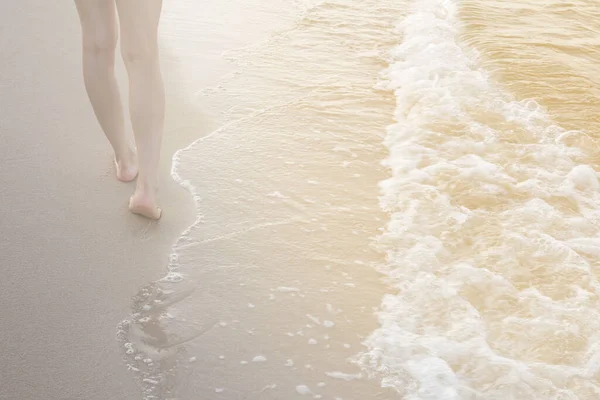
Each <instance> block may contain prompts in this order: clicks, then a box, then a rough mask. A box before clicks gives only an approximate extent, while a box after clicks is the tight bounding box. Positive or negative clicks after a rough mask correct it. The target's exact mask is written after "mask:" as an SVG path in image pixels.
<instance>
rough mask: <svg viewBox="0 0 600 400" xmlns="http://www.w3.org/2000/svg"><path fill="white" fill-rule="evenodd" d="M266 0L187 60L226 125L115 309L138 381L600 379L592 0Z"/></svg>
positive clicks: (202, 153)
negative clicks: (165, 246)
mask: <svg viewBox="0 0 600 400" xmlns="http://www.w3.org/2000/svg"><path fill="white" fill-rule="evenodd" d="M267 3H268V2H267ZM267 3H265V5H264V10H262V11H260V10H259V11H256V10H255V11H256V14H252V17H248V16H247V15H246V14H235V13H233V14H232V15H238V16H239V15H245V16H246V17H247V18H246V19H244V18H241V20H243V21H246V22H245V23H248V24H249V26H250V25H252V24H255V23H256V21H261V18H272V19H273V20H276V21H279V22H278V23H276V24H273V25H271V26H272V27H274V28H273V29H272V30H271V31H269V32H266V33H264V34H263V35H262V37H261V38H260V39H257V40H255V41H249V42H246V43H245V44H240V45H236V46H232V47H231V48H230V50H229V51H227V52H226V53H225V54H224V55H223V58H222V59H223V60H225V61H226V62H227V63H228V65H230V66H231V69H230V72H228V73H227V74H226V75H225V76H224V77H223V78H222V79H221V80H220V82H219V84H218V85H216V86H211V87H206V86H202V85H200V84H197V85H194V84H193V82H194V71H195V70H194V68H193V67H194V62H193V57H192V56H193V54H192V56H190V59H189V63H188V64H187V68H186V72H185V74H184V75H185V76H186V79H187V80H188V82H192V83H190V85H189V86H190V98H191V99H192V101H193V102H194V104H196V106H197V107H198V108H199V110H200V109H202V110H203V112H211V113H213V114H214V115H218V120H219V121H220V127H219V128H218V129H216V130H215V131H214V132H212V133H210V134H208V135H206V136H203V137H201V138H199V139H198V140H197V141H195V142H194V143H192V144H191V145H190V146H188V147H187V148H185V149H182V150H180V151H179V152H178V153H177V154H176V155H175V157H174V164H173V171H172V172H173V177H174V179H175V180H177V181H178V182H180V183H181V184H182V185H183V186H184V187H186V188H187V189H188V190H190V193H191V195H193V196H194V199H195V201H196V206H197V211H198V218H197V220H196V222H195V223H194V224H193V225H192V226H191V227H190V228H189V229H188V230H187V231H186V232H184V233H183V234H182V236H181V237H180V238H179V239H178V241H177V243H176V244H175V246H174V248H173V253H172V255H171V262H170V264H169V265H168V267H167V275H166V277H165V278H163V279H162V280H159V281H157V282H154V283H151V284H149V285H147V286H145V287H144V288H142V289H141V290H140V292H139V293H138V294H137V295H136V296H135V298H134V304H133V309H132V314H131V316H130V317H129V318H128V319H127V320H126V321H124V322H123V323H122V324H121V325H120V326H119V343H120V345H121V346H122V347H123V350H124V358H125V361H126V363H127V366H128V367H129V369H131V370H132V371H133V375H134V377H135V378H136V379H137V380H138V382H139V383H140V385H141V388H142V391H143V398H144V399H294V398H322V399H345V400H348V399H407V400H409V399H410V400H417V399H419V400H446V399H448V400H454V399H469V400H470V399H485V400H487V399H494V400H495V399H499V400H500V399H516V400H523V399H535V400H538V399H539V400H541V399H544V400H546V399H548V400H550V399H556V400H558V399H561V400H562V399H584V400H587V399H589V400H592V399H596V398H599V397H600V335H599V333H598V332H600V318H599V316H598V305H599V304H598V303H599V298H598V294H599V289H600V286H599V282H598V279H597V274H598V271H599V270H598V268H599V266H600V265H599V264H600V262H599V261H598V260H599V256H600V231H599V226H600V225H599V224H600V207H599V206H600V195H599V189H600V183H599V182H598V174H597V172H596V171H597V169H598V164H599V161H600V158H599V157H598V155H599V153H598V146H597V138H596V128H597V126H598V117H597V116H596V114H595V111H596V110H598V107H596V106H597V102H598V100H597V96H596V94H597V91H598V90H597V88H598V87H599V86H598V83H599V82H598V79H600V78H598V76H599V75H597V74H595V73H594V72H596V69H597V68H598V67H597V65H600V64H599V63H598V61H600V60H599V59H600V56H599V54H600V53H598V48H599V47H598V45H599V44H600V39H598V37H599V36H598V35H597V33H598V32H600V23H599V22H597V21H599V19H598V18H597V17H598V16H599V15H598V14H599V13H600V11H598V9H597V7H596V5H595V3H593V2H592V1H575V2H569V3H565V2H558V1H552V0H546V1H541V0H525V1H520V2H513V1H510V2H507V1H498V0H483V1H471V0H462V1H461V0H410V1H405V0H362V1H357V0H322V1H316V0H315V1H312V2H308V1H307V2H303V1H300V0H299V1H296V2H293V4H292V5H290V4H285V3H283V2H275V1H273V4H267ZM180 4H181V5H182V6H181V7H182V9H184V10H186V11H185V12H182V13H181V14H179V18H180V19H178V20H177V22H178V23H177V24H174V25H173V26H174V27H173V28H172V29H174V30H175V29H178V30H183V31H184V32H186V29H188V28H182V26H184V27H185V26H186V25H185V24H184V23H183V22H181V21H187V22H186V23H189V24H191V26H192V27H194V24H193V18H190V14H193V13H191V11H190V10H197V8H196V7H198V6H196V5H194V3H192V2H191V1H190V2H183V1H182V2H181V3H180ZM246 6H248V7H250V8H252V5H250V4H248V3H246ZM186 7H187V8H186ZM229 10H231V9H229ZM174 12H175V13H176V10H174ZM186 18H188V19H186ZM236 21H237V20H236ZM238 22H239V21H238ZM239 23H242V22H239ZM188 31H189V32H188V33H189V35H191V36H192V37H195V36H194V35H199V33H197V31H198V29H195V28H189V29H188ZM167 32H169V29H167ZM167 36H168V35H167ZM178 37H181V33H179V35H173V37H172V38H171V40H172V43H173V47H174V48H177V47H178V44H179V46H180V47H179V48H182V47H185V46H184V45H183V44H182V42H181V41H178V40H179V39H178ZM192 47H193V46H192ZM198 68H200V66H198ZM198 71H200V69H198Z"/></svg>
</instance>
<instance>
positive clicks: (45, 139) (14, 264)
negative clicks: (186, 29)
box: [0, 0, 212, 400]
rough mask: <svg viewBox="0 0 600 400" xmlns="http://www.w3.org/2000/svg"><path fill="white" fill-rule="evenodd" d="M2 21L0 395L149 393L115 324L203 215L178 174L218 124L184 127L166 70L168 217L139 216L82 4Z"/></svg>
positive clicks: (47, 5) (5, 5)
mask: <svg viewBox="0 0 600 400" xmlns="http://www.w3.org/2000/svg"><path fill="white" fill-rule="evenodd" d="M0 16H1V17H0V18H1V21H2V24H1V25H0V54H1V56H0V57H1V58H2V63H1V64H0V94H1V98H0V135H1V142H0V143H1V144H0V160H1V161H0V269H1V274H2V275H1V276H2V279H0V302H1V304H2V312H1V314H0V315H1V317H0V354H1V355H2V356H1V357H2V358H1V362H0V399H10V400H16V399H90V400H91V399H103V400H104V399H136V398H140V394H139V390H138V389H137V388H136V386H135V384H134V382H133V380H132V377H131V376H130V374H129V373H128V372H127V371H126V369H125V367H124V364H123V363H122V361H121V355H120V353H119V349H118V348H117V342H116V340H115V329H116V325H117V324H118V323H119V322H120V321H121V320H122V319H123V318H125V317H126V316H127V314H128V313H129V310H130V309H129V306H130V298H131V296H132V295H134V294H135V293H136V292H137V290H138V289H139V287H140V286H142V285H143V284H145V283H146V282H148V281H151V280H154V279H156V278H158V277H160V276H162V275H163V273H164V268H165V265H166V260H167V256H168V254H169V250H170V247H171V245H172V243H173V242H174V240H175V239H176V237H177V236H178V235H179V233H180V232H181V231H182V230H183V229H185V227H186V226H187V225H189V224H190V223H191V222H192V221H193V219H194V218H193V214H194V211H193V202H192V200H191V197H190V196H189V194H188V193H187V192H186V191H185V190H183V189H182V188H181V187H179V185H177V184H176V183H174V182H173V181H172V180H171V178H170V175H169V166H170V161H171V156H172V154H173V152H174V151H175V150H177V149H178V148H180V147H183V146H185V145H186V144H187V143H188V142H190V141H191V140H192V139H193V138H194V137H196V136H200V135H201V134H203V132H206V131H208V130H210V129H212V127H211V124H210V123H209V122H208V121H203V116H202V115H197V114H196V115H194V116H193V117H190V116H188V117H187V119H186V123H185V124H183V125H182V124H181V123H175V121H181V118H180V116H181V114H182V113H186V109H185V107H181V103H178V100H177V93H176V91H177V89H176V88H175V87H174V85H171V84H170V83H169V82H170V80H169V78H168V76H167V79H166V80H167V92H168V97H169V99H168V100H169V108H168V111H167V114H168V115H167V124H166V125H167V126H166V132H165V140H164V152H163V164H164V165H163V168H162V170H163V176H162V182H161V192H160V198H161V202H162V206H163V208H164V210H165V212H164V218H163V219H162V220H161V221H160V222H159V223H158V224H156V223H152V222H148V221H147V220H144V219H142V218H140V217H137V216H133V215H130V213H129V212H128V211H127V199H128V197H129V195H130V193H131V192H132V190H133V184H123V183H120V182H118V181H117V180H116V179H115V178H114V169H113V166H112V162H111V151H110V148H109V145H108V143H107V141H106V139H105V138H104V136H103V135H102V133H101V131H100V128H99V126H98V124H97V123H96V121H95V118H94V115H93V112H92V110H91V107H90V106H89V103H88V100H87V97H86V94H85V90H84V87H83V82H82V78H81V72H80V68H81V63H80V48H79V46H80V36H79V22H78V19H77V14H76V11H75V8H74V5H73V4H72V3H71V2H69V1H60V2H47V1H33V0H24V1H19V2H12V1H11V2H2V3H1V4H0ZM167 56H168V55H167ZM166 64H167V65H166V66H165V75H168V74H169V68H170V67H171V66H172V65H173V64H174V61H173V60H171V61H170V62H167V63H166ZM120 75H121V78H123V72H122V68H121V70H120Z"/></svg>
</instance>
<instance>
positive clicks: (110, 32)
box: [75, 0, 137, 182]
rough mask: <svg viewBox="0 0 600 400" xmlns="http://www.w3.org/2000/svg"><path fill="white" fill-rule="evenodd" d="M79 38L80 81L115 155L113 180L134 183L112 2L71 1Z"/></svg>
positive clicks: (115, 20) (134, 166) (135, 169)
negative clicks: (118, 75)
mask: <svg viewBox="0 0 600 400" xmlns="http://www.w3.org/2000/svg"><path fill="white" fill-rule="evenodd" d="M75 4H76V5H77V11H78V12H79V18H80V20H81V30H82V37H83V78H84V82H85V88H86V90H87V93H88V97H89V98H90V102H91V103H92V107H93V108H94V112H95V114H96V118H98V122H99V123H100V126H101V127H102V130H103V131H104V134H105V135H106V137H107V138H108V140H109V142H110V144H111V145H112V147H113V150H114V152H115V164H116V166H117V178H118V179H119V180H121V181H124V182H127V181H131V180H133V179H135V177H136V175H137V165H136V164H137V163H136V156H135V152H134V151H133V150H132V146H131V145H130V144H129V142H128V140H127V136H126V134H125V125H124V122H123V106H122V104H121V96H120V94H119V88H118V86H117V80H116V78H115V48H116V46H117V36H118V33H117V16H116V10H115V3H114V1H112V0H75Z"/></svg>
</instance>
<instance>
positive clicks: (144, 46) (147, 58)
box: [121, 42, 158, 68]
mask: <svg viewBox="0 0 600 400" xmlns="http://www.w3.org/2000/svg"><path fill="white" fill-rule="evenodd" d="M121 56H122V57H123V62H124V63H125V66H126V67H127V68H130V67H137V66H139V65H146V66H147V65H151V64H153V63H156V62H158V47H157V46H153V45H151V44H148V43H139V42H138V43H137V44H136V45H130V44H127V43H123V42H122V43H121Z"/></svg>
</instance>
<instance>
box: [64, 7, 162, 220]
mask: <svg viewBox="0 0 600 400" xmlns="http://www.w3.org/2000/svg"><path fill="white" fill-rule="evenodd" d="M75 4H76V6H77V11H78V13H79V18H80V21H81V29H82V38H83V77H84V82H85V87H86V90H87V93H88V97H89V99H90V102H91V103H92V107H93V109H94V113H95V114H96V118H97V119H98V122H99V123H100V126H101V128H102V130H103V131H104V134H105V135H106V137H107V139H108V141H109V142H110V144H111V146H112V148H113V150H114V155H115V166H116V171H117V179H118V180H120V181H122V182H129V181H133V180H134V179H136V177H137V182H136V188H135V192H134V193H133V195H132V196H131V198H130V199H129V209H130V210H131V212H133V213H135V214H139V215H142V216H144V217H147V218H150V219H159V218H160V216H161V209H160V208H159V207H158V205H157V195H156V193H157V189H158V162H159V158H160V147H161V141H162V134H163V125H164V113H165V91H164V84H163V80H162V75H161V71H160V63H159V58H158V23H159V19H160V13H161V8H162V0H75ZM119 33H120V37H121V55H122V57H123V61H124V63H125V67H126V69H127V74H128V76H129V115H130V118H131V125H132V127H133V134H134V135H133V136H134V138H135V146H133V144H132V143H131V142H132V141H131V140H130V139H129V138H128V136H127V133H126V130H125V123H124V115H123V105H122V101H121V95H120V93H119V88H118V85H117V80H116V77H115V51H116V47H117V41H118V39H119Z"/></svg>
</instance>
